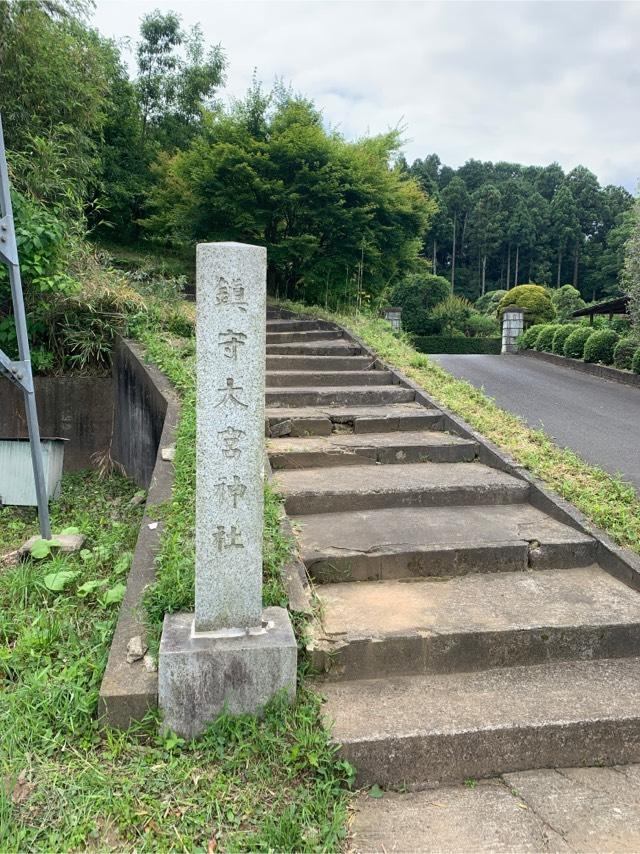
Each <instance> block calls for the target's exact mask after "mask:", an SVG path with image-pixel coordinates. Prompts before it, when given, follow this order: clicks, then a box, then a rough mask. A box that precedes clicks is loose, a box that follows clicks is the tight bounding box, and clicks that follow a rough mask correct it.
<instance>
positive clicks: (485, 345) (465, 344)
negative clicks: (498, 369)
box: [413, 335, 502, 355]
mask: <svg viewBox="0 0 640 854" xmlns="http://www.w3.org/2000/svg"><path fill="white" fill-rule="evenodd" d="M413 346H414V347H415V349H416V350H419V351H420V352H421V353H475V354H490V355H496V354H498V353H500V350H501V348H502V339H501V338H468V337H467V336H466V335H417V336H416V337H415V338H414V341H413Z"/></svg>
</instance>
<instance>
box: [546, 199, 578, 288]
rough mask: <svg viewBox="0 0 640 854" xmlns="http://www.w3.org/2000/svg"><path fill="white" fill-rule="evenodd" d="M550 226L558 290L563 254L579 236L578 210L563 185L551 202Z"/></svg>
mask: <svg viewBox="0 0 640 854" xmlns="http://www.w3.org/2000/svg"><path fill="white" fill-rule="evenodd" d="M551 224H552V228H553V231H554V234H555V240H556V247H557V259H558V264H557V273H556V287H558V288H559V287H560V277H561V274H562V259H563V256H564V253H565V252H566V249H567V246H568V245H570V244H571V243H573V242H575V241H577V240H578V239H579V236H580V221H579V219H578V210H577V206H576V202H575V199H574V198H573V194H572V192H571V189H570V188H569V186H568V185H567V184H563V185H562V186H561V187H560V189H559V190H558V192H557V193H556V194H555V195H554V197H553V199H552V200H551Z"/></svg>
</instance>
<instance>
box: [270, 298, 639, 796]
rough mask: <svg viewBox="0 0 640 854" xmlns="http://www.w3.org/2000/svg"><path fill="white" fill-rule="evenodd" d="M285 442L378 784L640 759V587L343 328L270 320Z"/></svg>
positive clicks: (365, 776)
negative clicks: (602, 562) (602, 560)
mask: <svg viewBox="0 0 640 854" xmlns="http://www.w3.org/2000/svg"><path fill="white" fill-rule="evenodd" d="M267 330H268V334H267V342H268V343H267V371H268V373H267V378H268V379H267V385H268V388H267V391H266V395H267V398H266V399H267V412H266V421H267V435H268V436H269V438H268V441H267V448H268V454H269V458H270V462H271V466H272V468H273V470H274V481H275V484H276V486H277V488H278V489H279V490H280V491H281V493H282V494H283V496H284V499H285V506H286V510H287V513H288V515H289V517H290V519H291V521H292V523H293V528H294V530H295V531H296V535H297V537H298V541H299V546H300V552H301V556H302V560H303V561H304V564H305V566H306V569H307V572H308V574H309V576H310V578H311V579H312V580H313V582H314V586H315V594H316V596H317V600H318V606H319V607H318V617H317V618H316V621H315V622H314V624H313V626H312V630H311V637H310V640H309V652H310V655H311V658H312V661H313V663H314V664H315V666H316V668H317V670H318V672H319V673H320V674H321V675H320V676H319V677H318V688H319V690H320V691H321V693H322V694H323V696H324V697H325V700H326V714H327V717H328V718H329V719H330V720H331V721H332V722H333V734H334V738H335V739H336V741H337V742H339V743H340V744H341V745H342V748H341V749H342V752H343V755H344V756H345V758H347V759H348V760H349V761H350V762H351V763H352V764H353V765H354V766H355V767H356V769H357V776H358V782H359V784H360V785H371V784H374V783H378V784H380V785H383V786H387V787H390V788H403V787H421V786H425V785H432V784H442V783H453V782H461V781H464V780H465V779H467V778H480V777H490V776H494V775H498V774H502V773H506V772H513V771H520V770H524V769H533V768H545V767H560V766H582V765H610V764H616V763H626V762H637V761H638V760H640V597H639V596H638V594H637V593H636V592H635V591H634V590H633V589H631V588H630V587H627V586H625V585H624V584H623V583H621V582H620V581H618V580H617V579H615V578H614V577H613V576H612V575H610V574H608V573H607V572H605V571H604V570H603V569H602V568H601V567H600V566H598V565H597V562H596V555H597V543H596V540H594V539H593V538H592V537H590V536H588V535H586V534H584V533H581V532H580V531H579V530H576V529H575V528H573V527H570V526H568V525H566V524H563V523H562V522H559V521H557V520H556V519H554V518H552V517H551V516H549V515H547V514H546V513H544V512H542V511H541V510H539V509H537V508H536V507H534V506H532V504H531V503H529V498H530V494H529V490H530V485H529V483H528V482H527V481H525V480H522V479H520V478H518V477H516V476H513V475H511V474H508V473H506V472H504V471H501V470H498V469H497V468H491V467H489V466H487V465H484V464H482V463H480V462H479V461H478V458H477V457H478V444H477V443H476V442H474V441H472V440H469V439H468V438H463V437H460V436H455V435H452V434H450V433H447V432H444V430H443V416H442V413H441V412H440V411H439V410H437V409H435V408H426V407H424V406H423V405H421V404H420V403H419V402H417V401H416V400H415V392H414V391H413V390H412V389H411V388H407V387H404V386H403V385H401V384H400V382H399V380H398V378H397V377H396V376H395V375H394V374H393V373H392V372H390V371H387V370H382V369H380V368H377V367H376V361H375V358H374V357H373V356H372V355H371V354H370V353H368V352H366V351H364V349H363V348H362V347H361V346H360V345H359V344H358V343H357V342H354V341H352V340H351V339H349V338H348V337H346V335H345V334H344V333H343V331H342V330H340V329H339V328H336V327H334V326H331V324H329V323H326V322H323V321H313V320H308V319H304V320H300V319H295V318H289V319H287V318H283V317H280V316H278V314H277V313H275V312H273V311H272V312H271V316H269V317H268V321H267Z"/></svg>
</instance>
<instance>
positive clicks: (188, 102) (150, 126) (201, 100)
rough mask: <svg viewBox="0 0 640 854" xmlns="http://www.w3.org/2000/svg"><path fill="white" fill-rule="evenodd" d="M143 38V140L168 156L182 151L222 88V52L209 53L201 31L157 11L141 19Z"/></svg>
mask: <svg viewBox="0 0 640 854" xmlns="http://www.w3.org/2000/svg"><path fill="white" fill-rule="evenodd" d="M140 35H141V40H140V42H139V43H138V48H137V59H138V79H137V81H136V88H137V90H138V96H139V98H140V108H141V112H142V137H143V139H146V137H147V135H148V134H149V133H151V134H152V136H153V137H155V139H156V140H157V141H158V142H160V143H161V145H162V147H163V148H164V149H165V150H168V151H171V150H174V149H175V148H183V147H184V146H185V145H186V144H187V143H188V142H189V141H190V140H191V139H192V138H193V135H194V133H195V131H196V129H197V128H198V126H199V124H200V120H201V114H202V107H203V106H207V105H211V103H212V102H211V99H212V97H213V93H214V92H215V90H216V88H217V87H218V86H219V85H220V83H221V82H222V78H223V73H224V67H225V59H224V54H223V52H222V48H221V47H220V46H219V45H217V46H215V47H211V48H209V50H208V51H207V52H206V53H205V48H204V40H203V36H202V31H201V29H200V28H199V26H195V27H192V29H191V30H190V31H188V32H186V31H185V30H183V29H182V25H181V19H180V16H179V15H177V14H176V13H175V12H167V13H166V14H164V15H163V14H162V13H161V12H160V11H159V10H157V9H156V10H155V11H154V12H151V13H150V14H148V15H145V16H144V18H143V19H142V24H141V25H140Z"/></svg>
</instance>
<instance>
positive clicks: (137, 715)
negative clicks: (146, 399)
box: [98, 341, 179, 729]
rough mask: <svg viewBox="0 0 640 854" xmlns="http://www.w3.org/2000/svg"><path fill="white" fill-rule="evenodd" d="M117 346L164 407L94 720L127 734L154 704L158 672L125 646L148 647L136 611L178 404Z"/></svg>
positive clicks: (154, 540) (147, 576) (163, 493)
mask: <svg viewBox="0 0 640 854" xmlns="http://www.w3.org/2000/svg"><path fill="white" fill-rule="evenodd" d="M118 346H119V347H121V348H122V349H123V351H124V352H125V353H126V356H127V357H128V358H129V359H130V360H132V361H135V362H137V364H138V367H139V368H140V369H141V370H142V371H143V372H144V375H145V377H146V379H147V380H148V382H149V384H150V385H151V386H152V387H153V388H154V390H155V391H156V392H157V393H158V394H160V395H161V396H162V397H163V398H164V400H165V402H166V411H165V417H164V424H163V429H162V434H161V436H160V442H159V445H158V450H157V455H156V463H155V466H154V469H153V473H152V475H151V483H150V485H149V490H148V494H147V502H146V506H145V512H144V516H143V518H142V523H141V525H140V532H139V534H138V540H137V542H136V547H135V551H134V554H133V561H132V563H131V569H130V570H129V575H128V577H127V591H126V593H125V597H124V600H123V602H122V605H121V606H120V613H119V614H118V622H117V624H116V629H115V632H114V634H113V639H112V641H111V649H110V651H109V660H108V662H107V667H106V669H105V672H104V676H103V678H102V684H101V686H100V695H99V699H98V716H99V717H100V719H101V721H102V722H103V723H104V724H106V725H107V726H110V727H115V728H118V729H127V728H128V727H129V726H130V725H131V724H132V723H133V722H134V721H139V720H141V719H142V718H143V717H144V716H145V714H146V713H147V712H148V710H149V709H153V708H155V707H156V706H157V703H158V674H157V672H155V670H149V669H147V664H148V662H149V660H148V659H147V664H145V661H144V660H143V659H140V660H138V661H134V662H133V663H128V662H127V646H128V644H129V641H130V640H131V638H133V637H140V638H141V639H142V648H143V649H144V648H145V647H146V640H145V639H146V629H145V626H144V622H143V619H142V615H141V613H140V606H141V603H142V597H143V595H144V591H145V590H146V588H147V587H148V586H149V584H151V583H153V581H154V580H155V556H156V553H157V551H158V548H159V546H160V539H161V536H162V531H163V523H162V521H161V520H159V519H158V513H157V508H158V505H160V504H163V503H164V502H166V501H169V500H170V498H171V493H172V490H173V481H174V469H173V463H171V462H168V461H165V460H163V459H162V449H163V448H166V447H168V446H170V445H173V444H175V436H176V427H177V424H178V417H179V403H178V397H177V395H176V393H175V391H174V389H173V386H172V385H171V383H170V382H169V380H168V379H167V378H166V377H165V376H164V374H162V373H161V372H160V371H159V370H158V369H157V368H156V367H154V366H153V365H147V364H145V362H144V350H143V348H142V347H140V345H138V344H136V343H135V342H133V341H119V342H118Z"/></svg>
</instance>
